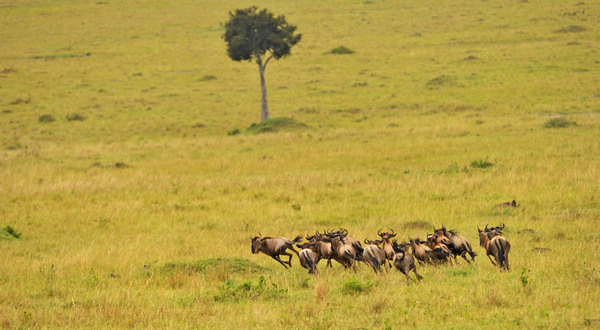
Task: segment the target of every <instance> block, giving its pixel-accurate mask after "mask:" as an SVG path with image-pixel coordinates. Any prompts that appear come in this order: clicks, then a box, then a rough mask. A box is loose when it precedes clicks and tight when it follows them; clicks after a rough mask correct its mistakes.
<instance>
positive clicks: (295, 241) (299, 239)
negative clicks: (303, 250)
mask: <svg viewBox="0 0 600 330" xmlns="http://www.w3.org/2000/svg"><path fill="white" fill-rule="evenodd" d="M301 240H302V236H301V235H298V236H296V238H294V240H293V241H292V242H294V243H298V242H300V241H301Z"/></svg>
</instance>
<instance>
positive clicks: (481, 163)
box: [471, 159, 495, 168]
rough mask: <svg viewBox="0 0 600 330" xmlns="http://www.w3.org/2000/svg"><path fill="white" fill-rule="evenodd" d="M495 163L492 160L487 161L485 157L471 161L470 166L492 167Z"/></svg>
mask: <svg viewBox="0 0 600 330" xmlns="http://www.w3.org/2000/svg"><path fill="white" fill-rule="evenodd" d="M494 165H495V164H494V163H492V162H488V161H487V159H486V160H481V159H480V160H474V161H472V162H471V167H473V168H488V167H492V166H494Z"/></svg>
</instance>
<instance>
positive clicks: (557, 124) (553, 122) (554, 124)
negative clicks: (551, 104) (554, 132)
mask: <svg viewBox="0 0 600 330" xmlns="http://www.w3.org/2000/svg"><path fill="white" fill-rule="evenodd" d="M569 126H577V123H576V122H574V121H569V120H567V118H565V117H556V118H552V119H550V120H548V121H547V122H546V123H545V124H544V127H546V128H564V127H569Z"/></svg>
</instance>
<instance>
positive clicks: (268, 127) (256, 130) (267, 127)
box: [246, 117, 308, 134]
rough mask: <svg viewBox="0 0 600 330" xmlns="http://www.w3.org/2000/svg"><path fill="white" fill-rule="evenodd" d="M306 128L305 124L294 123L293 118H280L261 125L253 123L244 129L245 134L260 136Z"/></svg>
mask: <svg viewBox="0 0 600 330" xmlns="http://www.w3.org/2000/svg"><path fill="white" fill-rule="evenodd" d="M305 127H308V126H307V125H306V124H304V123H301V122H298V121H296V120H295V119H294V118H288V117H280V118H272V119H269V120H266V121H263V122H261V123H258V124H257V123H254V124H252V125H250V127H248V128H247V129H246V132H247V133H251V134H261V133H267V132H278V131H290V130H294V129H300V128H305Z"/></svg>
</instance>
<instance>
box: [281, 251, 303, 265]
mask: <svg viewBox="0 0 600 330" xmlns="http://www.w3.org/2000/svg"><path fill="white" fill-rule="evenodd" d="M294 252H296V254H298V252H297V251H296V250H294ZM280 255H284V256H290V259H288V261H287V264H288V265H290V268H291V267H292V256H293V254H291V253H287V252H285V250H284V251H283V252H281V253H280ZM298 258H300V255H298Z"/></svg>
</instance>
